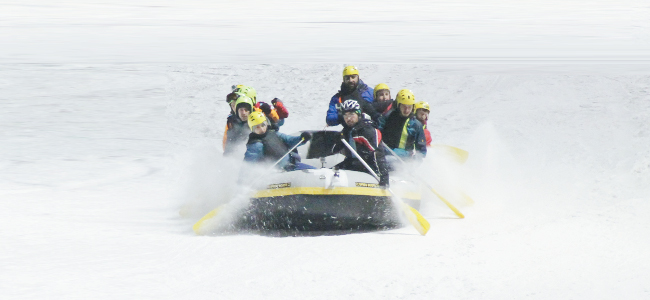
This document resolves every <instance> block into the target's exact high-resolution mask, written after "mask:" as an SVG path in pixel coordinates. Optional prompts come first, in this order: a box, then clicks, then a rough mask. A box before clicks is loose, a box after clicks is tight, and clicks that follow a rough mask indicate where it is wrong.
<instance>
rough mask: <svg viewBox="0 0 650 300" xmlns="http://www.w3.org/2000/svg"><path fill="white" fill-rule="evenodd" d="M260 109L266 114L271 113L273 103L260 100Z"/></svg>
mask: <svg viewBox="0 0 650 300" xmlns="http://www.w3.org/2000/svg"><path fill="white" fill-rule="evenodd" d="M260 109H261V110H262V112H263V113H264V114H265V115H270V114H271V105H269V104H268V103H264V102H260Z"/></svg>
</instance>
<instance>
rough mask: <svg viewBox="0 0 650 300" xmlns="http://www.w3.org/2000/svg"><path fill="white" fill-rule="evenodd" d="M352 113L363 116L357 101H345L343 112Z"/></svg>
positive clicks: (342, 105) (342, 107) (342, 106)
mask: <svg viewBox="0 0 650 300" xmlns="http://www.w3.org/2000/svg"><path fill="white" fill-rule="evenodd" d="M350 111H353V112H355V113H357V114H361V105H359V102H357V100H352V99H350V100H345V102H343V104H341V112H343V113H346V112H350Z"/></svg>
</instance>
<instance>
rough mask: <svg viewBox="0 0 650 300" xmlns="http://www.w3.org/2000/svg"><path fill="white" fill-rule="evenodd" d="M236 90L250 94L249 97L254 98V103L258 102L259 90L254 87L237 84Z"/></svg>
mask: <svg viewBox="0 0 650 300" xmlns="http://www.w3.org/2000/svg"><path fill="white" fill-rule="evenodd" d="M235 92H239V93H242V94H244V95H246V96H248V98H251V100H253V105H255V104H256V103H257V91H255V89H254V88H253V87H251V86H246V85H241V84H240V85H238V86H237V89H236V90H235Z"/></svg>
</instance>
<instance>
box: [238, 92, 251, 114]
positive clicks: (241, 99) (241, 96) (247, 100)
mask: <svg viewBox="0 0 650 300" xmlns="http://www.w3.org/2000/svg"><path fill="white" fill-rule="evenodd" d="M235 94H237V95H238V96H239V97H238V98H237V101H236V102H235V112H237V110H239V105H240V104H242V103H243V104H248V105H250V108H249V109H250V111H253V107H255V104H254V103H253V100H251V98H248V96H246V95H244V94H242V93H235Z"/></svg>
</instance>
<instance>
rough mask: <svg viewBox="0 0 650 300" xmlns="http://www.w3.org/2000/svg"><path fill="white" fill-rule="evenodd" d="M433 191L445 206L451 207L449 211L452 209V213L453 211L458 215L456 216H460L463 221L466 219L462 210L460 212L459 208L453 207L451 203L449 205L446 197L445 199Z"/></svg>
mask: <svg viewBox="0 0 650 300" xmlns="http://www.w3.org/2000/svg"><path fill="white" fill-rule="evenodd" d="M431 191H432V192H433V193H434V194H436V196H438V198H439V199H440V200H441V201H442V202H444V203H445V205H447V207H449V209H451V211H453V212H454V213H455V214H456V216H458V217H459V218H461V219H464V218H465V215H463V213H461V212H460V210H458V208H456V207H454V206H453V205H451V203H449V201H447V199H445V197H443V196H442V195H440V194H439V193H438V192H436V190H434V189H433V188H432V189H431ZM470 199H471V198H470ZM472 201H473V200H472Z"/></svg>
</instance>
